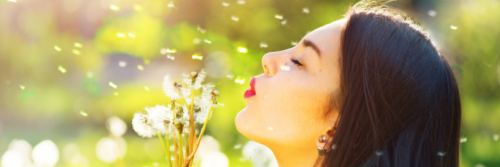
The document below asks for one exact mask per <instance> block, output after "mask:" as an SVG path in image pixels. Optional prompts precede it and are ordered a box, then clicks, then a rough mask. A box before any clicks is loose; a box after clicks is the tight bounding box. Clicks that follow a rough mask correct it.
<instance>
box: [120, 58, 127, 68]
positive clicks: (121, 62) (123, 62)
mask: <svg viewBox="0 0 500 167" xmlns="http://www.w3.org/2000/svg"><path fill="white" fill-rule="evenodd" d="M118 66H120V67H125V66H127V62H126V61H123V60H122V61H119V62H118Z"/></svg>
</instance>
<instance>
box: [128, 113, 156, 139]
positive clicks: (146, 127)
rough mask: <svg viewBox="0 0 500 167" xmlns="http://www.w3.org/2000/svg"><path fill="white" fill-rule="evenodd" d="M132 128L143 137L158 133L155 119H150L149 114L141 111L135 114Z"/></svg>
mask: <svg viewBox="0 0 500 167" xmlns="http://www.w3.org/2000/svg"><path fill="white" fill-rule="evenodd" d="M132 128H133V129H134V131H135V132H136V133H137V134H138V135H139V136H141V137H147V138H150V137H151V136H154V135H156V130H155V129H154V128H153V120H152V119H150V118H149V117H148V115H146V114H144V113H141V112H138V113H135V114H134V118H133V119H132Z"/></svg>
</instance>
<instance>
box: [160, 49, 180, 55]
mask: <svg viewBox="0 0 500 167" xmlns="http://www.w3.org/2000/svg"><path fill="white" fill-rule="evenodd" d="M176 52H177V50H176V49H169V48H166V49H165V48H162V49H161V50H160V53H161V54H162V55H164V54H167V53H176Z"/></svg>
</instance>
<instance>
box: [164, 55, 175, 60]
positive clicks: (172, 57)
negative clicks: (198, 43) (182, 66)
mask: <svg viewBox="0 0 500 167" xmlns="http://www.w3.org/2000/svg"><path fill="white" fill-rule="evenodd" d="M166 57H167V59H170V60H174V59H175V57H174V56H172V55H167V56H166Z"/></svg>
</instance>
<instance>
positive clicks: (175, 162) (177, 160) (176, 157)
mask: <svg viewBox="0 0 500 167" xmlns="http://www.w3.org/2000/svg"><path fill="white" fill-rule="evenodd" d="M172 139H174V152H175V156H174V157H175V158H174V164H175V166H176V167H179V155H178V152H177V139H176V138H175V136H172Z"/></svg>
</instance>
